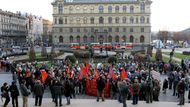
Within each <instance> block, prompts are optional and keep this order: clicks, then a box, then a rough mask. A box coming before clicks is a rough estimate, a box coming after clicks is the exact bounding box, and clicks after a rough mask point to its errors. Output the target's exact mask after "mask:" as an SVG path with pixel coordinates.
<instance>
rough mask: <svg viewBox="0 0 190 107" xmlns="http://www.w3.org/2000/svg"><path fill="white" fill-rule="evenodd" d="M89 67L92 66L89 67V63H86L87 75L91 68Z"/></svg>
mask: <svg viewBox="0 0 190 107" xmlns="http://www.w3.org/2000/svg"><path fill="white" fill-rule="evenodd" d="M89 68H90V67H89V64H88V63H87V64H86V70H85V73H86V74H87V75H88V70H89Z"/></svg>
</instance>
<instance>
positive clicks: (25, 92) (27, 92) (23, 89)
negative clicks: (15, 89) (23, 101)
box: [20, 84, 30, 96]
mask: <svg viewBox="0 0 190 107" xmlns="http://www.w3.org/2000/svg"><path fill="white" fill-rule="evenodd" d="M20 92H21V94H22V95H23V96H29V95H30V90H28V89H27V88H26V85H24V84H21V85H20Z"/></svg>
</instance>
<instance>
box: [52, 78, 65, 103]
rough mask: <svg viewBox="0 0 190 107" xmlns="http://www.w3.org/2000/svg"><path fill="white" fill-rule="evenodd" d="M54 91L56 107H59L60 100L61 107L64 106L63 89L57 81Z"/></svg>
mask: <svg viewBox="0 0 190 107" xmlns="http://www.w3.org/2000/svg"><path fill="white" fill-rule="evenodd" d="M53 91H54V94H55V106H56V107H57V106H58V98H59V106H63V105H62V93H63V87H62V85H61V83H60V82H59V81H58V80H56V81H55V85H54V86H53Z"/></svg>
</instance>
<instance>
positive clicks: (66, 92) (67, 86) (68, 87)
mask: <svg viewBox="0 0 190 107" xmlns="http://www.w3.org/2000/svg"><path fill="white" fill-rule="evenodd" d="M71 92H72V90H71V85H70V83H69V81H66V82H65V84H64V95H65V97H70V96H71Z"/></svg>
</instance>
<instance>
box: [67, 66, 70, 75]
mask: <svg viewBox="0 0 190 107" xmlns="http://www.w3.org/2000/svg"><path fill="white" fill-rule="evenodd" d="M70 72H71V71H70V64H69V65H68V69H67V74H68V75H69V74H70Z"/></svg>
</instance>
